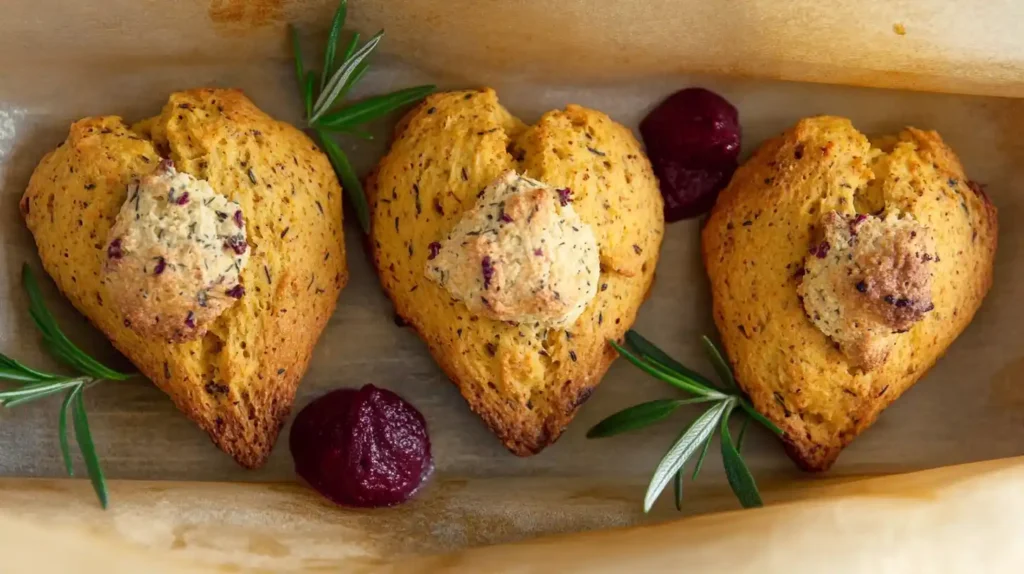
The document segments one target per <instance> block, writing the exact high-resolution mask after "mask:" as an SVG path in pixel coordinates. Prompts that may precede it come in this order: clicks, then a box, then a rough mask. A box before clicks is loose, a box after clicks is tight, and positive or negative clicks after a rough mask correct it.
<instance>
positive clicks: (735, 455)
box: [721, 400, 764, 508]
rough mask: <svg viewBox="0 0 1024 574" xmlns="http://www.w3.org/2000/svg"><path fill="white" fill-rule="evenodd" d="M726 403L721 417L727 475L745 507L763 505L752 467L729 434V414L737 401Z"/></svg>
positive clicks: (730, 484)
mask: <svg viewBox="0 0 1024 574" xmlns="http://www.w3.org/2000/svg"><path fill="white" fill-rule="evenodd" d="M726 403H727V404H728V406H727V407H726V409H725V413H724V414H723V415H722V417H721V434H722V440H721V443H722V462H723V464H724V465H725V476H726V478H727V479H728V480H729V486H730V487H732V491H733V492H734V493H735V494H736V498H738V499H739V501H740V504H742V505H743V508H755V507H758V506H762V505H763V504H764V503H763V502H761V494H760V493H759V492H758V490H757V483H755V482H754V476H753V475H752V474H750V469H749V468H747V464H746V463H745V462H743V457H742V456H740V451H739V450H738V449H737V448H736V446H735V445H734V444H733V442H732V435H730V434H729V415H730V414H732V410H733V408H734V407H735V406H736V405H735V402H734V401H733V400H729V401H726Z"/></svg>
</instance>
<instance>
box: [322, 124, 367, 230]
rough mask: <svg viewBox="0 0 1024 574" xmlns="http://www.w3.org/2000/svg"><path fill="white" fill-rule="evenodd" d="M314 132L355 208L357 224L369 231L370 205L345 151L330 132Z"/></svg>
mask: <svg viewBox="0 0 1024 574" xmlns="http://www.w3.org/2000/svg"><path fill="white" fill-rule="evenodd" d="M316 133H317V135H318V136H320V142H321V144H322V145H323V148H324V151H326V152H327V157H328V158H330V160H331V165H333V166H334V171H335V172H337V174H338V179H340V180H341V186H342V188H344V190H345V191H346V192H347V193H348V198H349V200H351V202H352V207H353V208H355V210H356V219H358V220H359V226H360V227H362V229H363V233H370V206H369V205H367V203H366V193H365V192H364V191H363V186H362V184H361V183H360V182H359V177H358V176H356V173H355V170H353V169H352V164H350V163H349V162H348V158H347V157H345V152H343V151H341V148H340V147H338V144H337V143H335V142H334V140H333V139H331V136H330V134H327V133H326V132H324V131H322V130H316Z"/></svg>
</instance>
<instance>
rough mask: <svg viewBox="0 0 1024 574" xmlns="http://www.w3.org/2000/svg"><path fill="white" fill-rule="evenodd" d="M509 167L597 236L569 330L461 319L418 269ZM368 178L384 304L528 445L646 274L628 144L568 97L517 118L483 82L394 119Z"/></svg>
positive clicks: (638, 298)
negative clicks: (594, 267)
mask: <svg viewBox="0 0 1024 574" xmlns="http://www.w3.org/2000/svg"><path fill="white" fill-rule="evenodd" d="M510 169H512V170H516V171H517V172H519V173H521V174H524V175H526V176H528V177H531V178H535V179H539V180H541V181H543V182H544V183H547V184H548V185H551V186H552V187H555V188H564V187H568V188H570V189H571V190H572V193H573V203H572V205H573V208H574V209H575V210H576V212H577V213H578V214H579V216H580V218H581V219H582V220H583V221H584V222H586V223H588V224H589V225H590V226H591V227H592V228H593V230H594V234H595V236H596V237H597V241H598V244H599V246H600V265H601V274H600V282H601V284H600V285H599V287H598V291H597V295H596V296H595V297H594V299H593V300H591V302H590V304H589V305H587V307H586V309H585V310H584V311H583V314H582V315H581V316H580V317H579V318H578V319H577V320H576V322H575V324H573V325H571V326H568V327H565V328H552V329H544V328H543V327H537V326H535V325H528V324H513V323H508V322H501V321H495V320H491V319H488V318H486V317H480V316H477V315H474V314H472V313H470V312H469V311H468V310H467V309H466V306H465V305H464V304H462V303H460V302H458V301H454V300H453V299H452V298H451V297H449V295H448V294H447V292H446V291H445V290H444V288H442V287H440V286H439V285H438V284H437V283H435V282H434V281H432V280H430V279H428V278H427V277H426V275H425V273H424V268H425V264H426V261H427V257H428V255H429V248H428V246H429V245H430V244H431V243H432V242H435V241H441V240H442V239H443V238H444V237H445V236H446V235H447V234H448V232H449V231H450V230H451V228H452V227H453V226H454V225H455V222H457V221H458V220H459V217H460V215H461V214H462V213H463V211H464V210H467V209H470V208H472V206H473V205H474V203H475V202H476V199H477V194H478V193H480V191H481V190H483V189H484V188H485V187H486V186H487V185H488V184H490V183H491V182H492V181H494V180H495V179H496V178H498V177H499V176H501V175H502V174H503V173H505V172H506V171H508V170H510ZM368 183H369V185H368V186H367V187H368V190H369V192H370V194H371V202H372V218H373V231H372V234H373V246H372V249H373V258H374V262H375V264H376V266H377V269H378V273H379V276H380V278H381V283H382V284H383V286H384V289H385V291H386V292H387V293H388V295H389V296H390V297H391V300H392V301H393V302H394V305H395V310H396V312H397V313H398V315H399V316H401V317H402V318H403V319H404V320H405V321H407V322H408V323H409V325H410V326H412V327H413V328H414V329H415V330H416V331H417V332H418V333H419V334H420V336H421V337H422V338H423V339H424V340H425V341H426V343H427V345H428V347H429V349H430V352H431V354H432V355H433V356H434V359H435V360H436V361H437V362H438V364H439V365H440V366H441V368H442V369H443V370H444V372H445V373H446V374H447V375H448V377H449V378H450V379H451V380H452V381H453V382H454V383H455V384H456V385H458V387H459V389H460V391H461V392H462V395H463V397H465V398H466V400H467V401H468V403H469V405H470V407H471V408H472V409H473V410H474V411H475V412H476V413H477V414H478V415H480V417H481V418H483V420H484V421H485V422H486V423H487V425H488V426H489V427H490V428H491V429H492V431H493V432H494V433H495V434H497V435H498V437H499V438H500V439H501V440H502V442H503V443H504V444H505V446H506V447H508V449H509V450H511V451H512V452H513V453H515V454H518V455H521V456H525V455H529V454H533V453H536V452H539V451H540V450H541V449H543V448H544V447H545V446H547V445H548V444H550V443H552V442H553V441H555V440H556V439H557V438H558V437H559V435H561V433H562V431H563V430H564V429H565V427H566V425H567V424H568V423H569V421H570V420H571V419H572V417H573V415H574V414H575V412H576V410H577V408H578V407H579V406H580V405H581V404H583V402H584V401H586V400H587V398H589V396H590V394H591V392H592V391H593V388H594V387H595V386H596V385H597V383H598V382H599V381H600V379H601V377H602V376H603V375H604V373H605V371H606V370H607V369H608V366H609V365H610V364H611V362H612V360H614V358H615V352H614V350H613V349H612V348H611V347H610V346H609V345H608V344H607V340H608V339H620V338H621V337H622V336H623V334H624V333H625V331H626V330H627V329H628V328H629V326H630V325H632V323H633V321H634V319H635V317H636V313H637V310H638V309H639V307H640V304H641V302H642V301H643V299H644V297H645V295H646V293H647V291H648V289H649V287H650V285H651V281H652V280H653V277H654V268H655V265H656V264H657V261H658V252H659V248H660V245H661V239H662V235H663V231H664V223H663V217H662V202H661V195H660V193H659V191H658V184H657V181H656V179H655V177H654V174H653V173H652V171H651V167H650V163H649V162H648V161H647V158H646V157H645V156H644V154H643V152H642V151H641V147H640V144H639V143H638V142H637V141H636V139H635V138H634V137H633V135H632V133H631V132H630V131H629V130H627V129H626V128H624V127H622V126H621V125H619V124H616V123H615V122H613V121H612V120H611V119H610V118H608V116H606V115H604V114H602V113H600V112H596V111H594V110H589V109H586V108H582V107H579V106H573V105H570V106H568V107H567V108H566V109H565V110H558V111H552V112H549V113H547V114H545V115H544V116H543V117H542V118H541V119H540V120H539V121H538V122H537V123H536V124H535V125H533V126H527V125H525V124H524V123H523V122H522V121H520V120H519V119H517V118H515V117H513V116H512V115H511V114H510V113H509V112H508V111H507V110H506V109H505V108H504V107H502V106H501V105H500V104H499V103H498V98H497V95H496V94H495V93H494V91H493V90H490V89H485V90H480V91H460V92H448V93H441V94H435V95H433V96H430V97H429V98H427V100H426V101H425V102H423V103H422V104H421V105H419V106H418V107H416V108H415V109H413V110H412V111H410V112H409V113H408V114H407V116H406V117H405V118H404V119H403V120H402V121H401V122H400V124H399V126H398V128H397V129H396V133H395V139H394V142H393V144H392V147H391V150H390V152H389V153H388V155H387V156H386V157H385V158H384V159H383V160H382V161H381V162H380V164H379V166H378V168H377V170H376V172H375V173H374V174H373V175H372V176H371V177H370V181H369V182H368Z"/></svg>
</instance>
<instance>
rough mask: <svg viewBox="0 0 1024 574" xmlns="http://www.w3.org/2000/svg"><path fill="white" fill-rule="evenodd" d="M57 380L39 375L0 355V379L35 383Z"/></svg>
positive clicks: (39, 373)
mask: <svg viewBox="0 0 1024 574" xmlns="http://www.w3.org/2000/svg"><path fill="white" fill-rule="evenodd" d="M56 378H59V377H57V376H56V375H50V374H47V373H41V372H39V371H37V370H35V369H30V368H28V367H27V366H25V365H24V364H22V363H20V362H18V361H15V360H14V359H12V358H10V357H8V356H7V355H4V354H0V379H7V380H10V381H23V382H35V381H45V380H49V379H56Z"/></svg>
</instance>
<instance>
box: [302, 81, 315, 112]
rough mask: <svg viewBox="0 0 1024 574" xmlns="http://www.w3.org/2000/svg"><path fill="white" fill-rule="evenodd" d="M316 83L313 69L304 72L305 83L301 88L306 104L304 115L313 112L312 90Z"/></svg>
mask: <svg viewBox="0 0 1024 574" xmlns="http://www.w3.org/2000/svg"><path fill="white" fill-rule="evenodd" d="M315 84H316V74H315V73H314V72H313V70H310V71H308V72H306V83H305V86H303V89H302V99H303V103H304V104H305V106H306V117H307V118H308V117H309V116H310V115H312V114H313V90H314V89H316V88H315Z"/></svg>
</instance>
